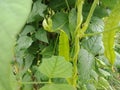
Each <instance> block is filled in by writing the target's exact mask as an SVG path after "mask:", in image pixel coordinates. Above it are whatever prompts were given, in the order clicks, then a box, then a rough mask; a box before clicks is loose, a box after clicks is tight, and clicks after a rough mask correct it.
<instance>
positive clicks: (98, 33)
mask: <svg viewBox="0 0 120 90" xmlns="http://www.w3.org/2000/svg"><path fill="white" fill-rule="evenodd" d="M118 28H120V26H116V27H113V28H111V29H109V30H106V31H102V32H96V33H89V34H84V36H83V37H87V36H95V35H100V34H102V33H107V32H110V31H112V30H115V31H119V29H118Z"/></svg>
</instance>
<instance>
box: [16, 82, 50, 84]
mask: <svg viewBox="0 0 120 90" xmlns="http://www.w3.org/2000/svg"><path fill="white" fill-rule="evenodd" d="M18 83H20V84H50V83H51V82H18Z"/></svg>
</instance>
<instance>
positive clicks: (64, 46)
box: [59, 30, 70, 61]
mask: <svg viewBox="0 0 120 90" xmlns="http://www.w3.org/2000/svg"><path fill="white" fill-rule="evenodd" d="M59 55H60V56H63V57H64V58H65V59H66V60H67V61H69V58H70V57H69V39H68V36H67V34H66V33H65V32H64V31H62V30H61V31H60V37H59Z"/></svg>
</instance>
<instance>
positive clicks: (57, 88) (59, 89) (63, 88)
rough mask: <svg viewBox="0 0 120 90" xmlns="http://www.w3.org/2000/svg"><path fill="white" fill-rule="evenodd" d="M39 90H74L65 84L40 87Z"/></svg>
mask: <svg viewBox="0 0 120 90" xmlns="http://www.w3.org/2000/svg"><path fill="white" fill-rule="evenodd" d="M40 90H76V89H75V88H74V87H72V86H71V85H67V84H60V85H59V84H50V85H46V86H44V87H42V88H41V89H40Z"/></svg>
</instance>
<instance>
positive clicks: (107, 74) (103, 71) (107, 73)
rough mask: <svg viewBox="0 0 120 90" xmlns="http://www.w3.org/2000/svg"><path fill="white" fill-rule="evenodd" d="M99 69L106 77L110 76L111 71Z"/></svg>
mask: <svg viewBox="0 0 120 90" xmlns="http://www.w3.org/2000/svg"><path fill="white" fill-rule="evenodd" d="M98 70H99V72H100V73H101V74H102V75H103V76H105V77H108V76H110V73H109V72H107V71H105V70H103V69H100V68H99V69H98Z"/></svg>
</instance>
